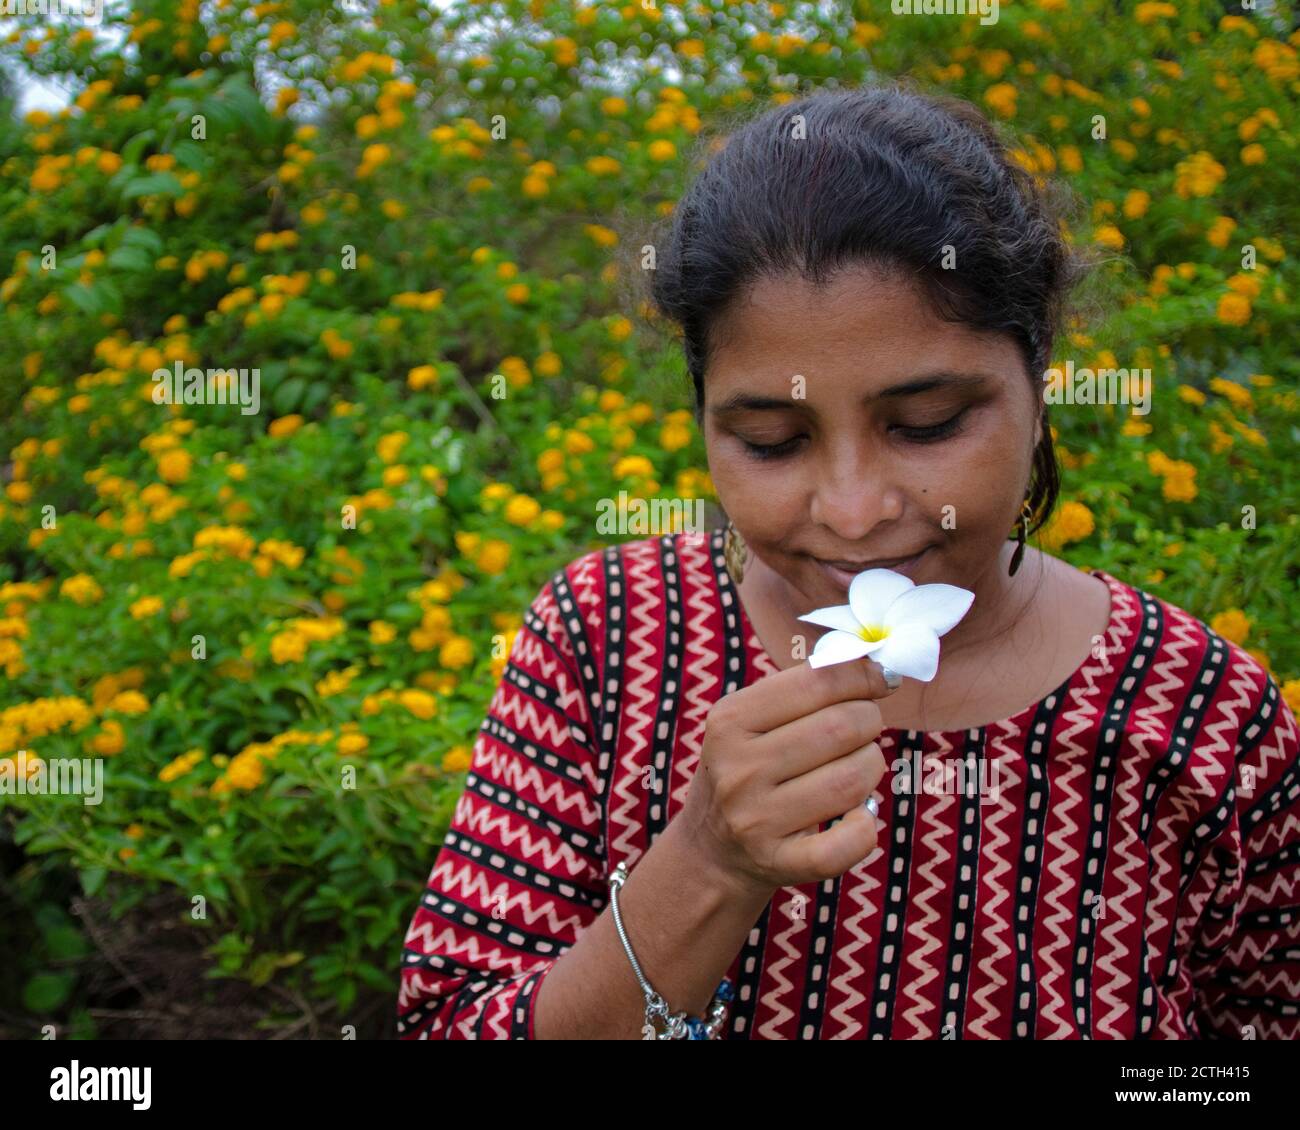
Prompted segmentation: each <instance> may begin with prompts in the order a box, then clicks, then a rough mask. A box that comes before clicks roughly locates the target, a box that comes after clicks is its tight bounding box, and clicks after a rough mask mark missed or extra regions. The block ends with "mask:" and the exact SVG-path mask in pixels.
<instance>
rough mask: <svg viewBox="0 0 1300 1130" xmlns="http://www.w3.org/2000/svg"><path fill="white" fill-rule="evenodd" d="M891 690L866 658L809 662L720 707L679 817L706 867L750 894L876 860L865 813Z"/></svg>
mask: <svg viewBox="0 0 1300 1130" xmlns="http://www.w3.org/2000/svg"><path fill="white" fill-rule="evenodd" d="M892 693H893V689H892V688H890V687H888V686H887V685H886V683H885V679H884V676H883V674H882V673H881V669H880V666H879V664H877V663H876V662H875V661H874V660H870V659H862V660H855V661H853V662H850V663H838V664H834V665H832V666H829V667H822V668H818V669H813V668H812V667H810V666H809V665H808V663H807V662H804V663H802V664H800V665H799V666H798V667H791V668H789V669H788V670H785V671H780V672H778V673H777V674H775V675H769V676H768V677H767V678H765V679H763V680H762V681H761V682H758V683H755V684H753V685H751V686H748V687H745V688H743V689H742V690H739V691H737V692H735V693H734V694H730V695H727V696H726V697H725V698H722V699H719V701H718V702H717V703H715V704H714V706H713V709H712V710H710V711H709V716H708V719H707V720H706V722H705V733H704V745H703V748H702V750H701V753H700V763H699V766H698V767H697V769H696V773H695V778H694V780H693V781H692V783H691V790H690V793H689V795H688V796H687V800H686V804H685V806H684V807H683V809H682V812H681V814H680V815H679V817H678V819H682V820H684V821H685V824H686V827H687V829H689V831H690V833H691V835H692V840H693V842H694V845H695V849H696V850H697V851H698V852H699V853H700V856H701V860H702V862H703V864H704V865H705V866H707V867H709V868H711V869H712V870H714V871H715V872H716V873H717V874H718V875H719V876H721V877H722V878H723V879H724V880H725V881H726V882H728V883H730V884H734V885H735V886H736V888H737V889H738V890H739V891H741V892H744V893H754V892H758V891H762V890H767V891H769V892H770V891H772V890H776V889H778V888H780V887H787V886H797V885H799V884H802V883H810V882H818V881H820V880H822V879H828V878H832V877H834V876H836V875H842V874H843V873H844V872H845V871H847V870H848V869H849V868H850V867H852V866H853V865H854V864H856V863H858V862H860V861H861V860H863V859H865V858H866V857H867V856H868V855H870V854H871V852H872V851H874V850H875V847H876V837H877V827H876V820H875V817H874V816H872V815H871V813H870V812H868V811H867V810H866V809H865V808H864V807H863V804H864V802H865V801H866V800H867V798H868V797H869V796H871V794H872V792H873V791H874V790H875V788H876V786H877V785H878V784H879V783H880V781H881V779H882V778H883V777H884V774H885V768H886V766H885V757H884V754H883V753H882V752H881V749H880V745H879V744H878V743H877V741H876V739H877V738H878V737H879V736H880V731H881V728H882V723H881V716H880V708H879V707H878V706H877V705H876V702H875V701H874V700H876V699H880V698H884V697H885V696H886V695H889V694H892ZM839 816H843V817H844V819H843V820H841V821H839V823H837V824H836V825H835V826H834V827H833V828H829V829H827V830H826V831H824V832H823V831H818V826H819V825H820V824H822V823H824V822H825V821H827V820H832V819H834V818H836V817H839Z"/></svg>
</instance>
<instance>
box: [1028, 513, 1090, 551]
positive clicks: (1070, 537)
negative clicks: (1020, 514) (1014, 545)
mask: <svg viewBox="0 0 1300 1130" xmlns="http://www.w3.org/2000/svg"><path fill="white" fill-rule="evenodd" d="M1094 529H1096V522H1095V521H1094V519H1093V516H1092V511H1091V510H1089V509H1088V508H1087V507H1086V506H1085V505H1084V504H1083V503H1082V502H1073V501H1071V502H1064V503H1062V504H1061V506H1060V507H1059V508H1058V509H1057V510H1056V512H1055V513H1054V514H1053V515H1052V517H1051V518H1050V519H1048V522H1047V525H1045V526H1044V527H1043V528H1042V529H1041V530H1040V531H1039V534H1038V539H1039V545H1040V546H1041V547H1042V548H1043V549H1046V550H1056V549H1060V548H1061V547H1062V546H1064V545H1067V544H1068V543H1069V542H1072V541H1082V540H1083V539H1084V538H1086V537H1088V536H1090V535H1091V534H1092V532H1093V530H1094Z"/></svg>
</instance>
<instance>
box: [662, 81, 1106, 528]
mask: <svg viewBox="0 0 1300 1130" xmlns="http://www.w3.org/2000/svg"><path fill="white" fill-rule="evenodd" d="M801 135H802V136H801ZM702 140H704V141H705V143H707V139H702ZM712 148H714V149H715V150H716V152H714V153H713V155H712V156H711V157H710V158H709V159H708V161H707V164H706V165H705V166H704V168H703V169H702V171H700V173H699V175H698V176H697V177H696V179H695V180H694V181H693V183H692V184H691V185H690V186H689V187H688V189H687V191H686V193H685V195H684V196H683V197H682V199H681V200H680V202H679V203H678V205H677V207H676V208H675V209H674V212H673V214H672V216H671V217H670V218H669V220H668V221H666V224H667V228H668V230H667V232H666V233H664V234H663V238H662V239H656V240H654V246H655V247H656V249H657V252H658V255H657V264H656V270H655V271H653V272H652V276H653V281H652V282H651V285H650V297H651V301H652V303H653V306H654V308H655V309H656V310H657V311H658V313H659V314H660V315H662V316H663V317H665V318H667V319H669V320H670V321H671V322H674V323H676V324H677V325H678V326H679V327H680V329H681V338H682V346H683V349H684V351H685V354H686V365H687V368H688V370H689V371H690V375H691V379H692V381H693V383H694V388H695V412H696V416H697V419H698V418H699V417H700V416H701V414H702V412H703V408H704V374H705V370H706V368H707V366H708V361H709V351H710V346H711V339H710V333H711V330H712V329H713V327H714V326H715V324H716V323H717V321H718V319H719V318H720V317H721V316H722V315H723V314H725V312H726V311H727V309H728V307H729V305H730V304H731V302H732V301H733V300H734V299H735V298H737V297H738V296H739V295H740V294H741V293H742V292H743V291H744V290H745V289H746V288H747V287H748V286H749V285H751V284H752V283H753V282H754V281H756V280H757V278H759V277H760V276H763V275H776V274H781V273H784V272H786V271H791V270H796V271H798V272H800V273H801V274H802V275H803V277H805V278H807V279H808V280H809V281H810V282H812V283H814V284H822V283H825V282H826V281H828V280H829V279H830V277H831V276H832V275H833V274H834V273H835V272H836V271H837V270H839V269H842V268H844V267H848V266H855V265H862V264H868V265H875V266H877V267H881V268H884V269H889V270H902V271H904V272H906V274H907V275H908V276H909V277H914V278H915V280H916V282H917V283H918V284H919V285H920V286H921V288H922V290H923V292H924V293H925V294H926V295H927V297H928V299H929V300H930V302H931V303H932V304H933V306H934V308H935V310H936V311H937V312H938V313H939V315H940V316H941V317H943V318H946V319H948V320H950V321H956V322H961V323H964V324H967V325H970V326H972V327H975V328H977V329H981V330H989V331H997V332H1002V333H1006V334H1009V335H1010V336H1011V337H1013V338H1014V339H1015V341H1016V342H1017V344H1018V345H1019V347H1020V351H1021V354H1022V356H1023V358H1024V361H1025V366H1026V372H1027V374H1028V375H1029V378H1030V380H1031V381H1034V383H1035V385H1037V383H1038V382H1037V380H1036V374H1040V373H1042V372H1043V371H1044V370H1045V369H1046V368H1047V366H1048V364H1049V360H1050V357H1051V353H1052V344H1053V340H1054V338H1055V335H1056V333H1057V330H1058V328H1059V325H1060V320H1061V317H1062V309H1063V303H1064V299H1065V296H1066V294H1067V293H1068V292H1069V290H1070V288H1071V287H1072V285H1073V284H1074V282H1075V281H1077V279H1078V278H1079V277H1080V276H1081V275H1082V273H1083V271H1084V270H1085V268H1086V266H1087V263H1086V261H1085V260H1084V259H1083V258H1082V257H1078V256H1076V255H1075V254H1074V253H1073V252H1072V250H1071V248H1070V246H1069V245H1068V244H1067V243H1066V241H1065V239H1064V238H1063V235H1062V232H1061V221H1060V218H1059V214H1058V211H1057V209H1056V206H1055V205H1054V203H1053V202H1052V201H1051V199H1050V198H1049V194H1048V192H1047V191H1046V190H1045V188H1042V187H1040V186H1039V184H1037V183H1036V182H1035V180H1034V178H1033V177H1032V176H1031V175H1030V174H1029V173H1028V172H1026V171H1025V170H1024V169H1022V168H1021V167H1020V166H1019V165H1017V164H1016V163H1015V162H1014V161H1013V160H1011V159H1010V158H1009V157H1008V155H1007V149H1006V146H1005V144H1004V143H1003V141H1002V140H1001V139H1000V138H999V136H998V134H997V132H996V131H995V129H994V128H993V126H992V125H990V123H989V122H988V120H987V119H986V118H985V117H984V116H983V115H982V114H981V113H980V112H979V111H978V110H977V109H975V107H973V106H971V105H970V104H969V103H966V102H961V101H959V100H957V99H953V98H948V97H945V96H928V95H923V94H920V93H917V92H915V91H912V90H909V89H907V88H905V87H903V86H901V85H893V86H871V87H863V88H859V89H855V90H849V91H838V90H836V91H823V92H819V93H815V94H811V95H809V96H807V97H804V98H800V99H798V100H795V101H791V102H787V103H784V104H783V105H780V106H777V107H775V108H772V109H769V110H767V111H766V112H763V113H762V114H761V115H760V116H758V117H755V118H753V119H752V120H750V121H748V122H747V123H745V124H744V125H742V126H741V127H740V128H739V129H736V130H735V131H734V132H732V133H731V134H730V135H729V136H726V137H725V139H724V140H723V141H722V143H721V145H720V146H719V143H718V142H717V141H714V142H713V143H712ZM661 230H662V229H661ZM945 260H948V261H949V262H950V264H951V265H950V266H949V267H948V268H947V269H945ZM1042 411H1043V437H1042V441H1041V442H1040V443H1039V445H1038V447H1037V448H1036V449H1035V451H1034V458H1033V475H1032V479H1031V485H1030V496H1029V497H1030V507H1031V510H1032V513H1033V519H1032V522H1031V529H1033V530H1037V529H1038V528H1039V527H1040V526H1041V525H1042V524H1043V523H1044V522H1045V521H1046V520H1047V517H1048V516H1049V515H1050V513H1051V511H1052V509H1053V507H1054V505H1055V503H1056V498H1057V495H1058V493H1059V490H1060V474H1059V469H1058V467H1057V462H1056V454H1055V451H1054V449H1053V446H1052V435H1051V428H1050V427H1049V425H1048V421H1047V410H1046V405H1044V406H1043V408H1042Z"/></svg>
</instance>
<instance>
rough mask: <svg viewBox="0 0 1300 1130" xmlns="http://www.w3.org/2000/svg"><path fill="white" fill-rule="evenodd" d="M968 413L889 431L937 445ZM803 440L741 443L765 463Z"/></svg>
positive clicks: (900, 426)
mask: <svg viewBox="0 0 1300 1130" xmlns="http://www.w3.org/2000/svg"><path fill="white" fill-rule="evenodd" d="M967 411H969V408H963V409H962V410H961V411H960V412H958V413H956V414H955V415H953V416H950V417H948V419H946V420H942V421H940V422H939V423H937V424H927V425H925V426H924V427H919V428H918V427H908V426H905V425H902V424H895V425H894V426H893V427H891V428H890V429H889V430H890V431H891V432H896V433H898V434H899V435H901V436H902V437H903V439H904V440H906V441H907V442H908V443H937V442H939V441H940V440H945V439H948V438H949V437H950V436H953V435H956V434H957V432H958V431H959V430H960V429H961V425H962V420H963V418H964V417H965V415H966V413H967ZM803 438H804V437H803V436H791V437H790V439H787V440H783V441H782V442H781V443H771V444H762V443H750V442H749V440H744V439H742V440H741V441H740V442H741V443H742V444H744V447H745V451H746V452H747V453H748V454H749V456H750V457H751V458H753V459H757V460H759V461H765V460H769V459H780V458H782V457H784V456H786V455H790V454H791V453H793V451H794V450H795V448H796V447H798V446H799V441H800V440H802V439H803Z"/></svg>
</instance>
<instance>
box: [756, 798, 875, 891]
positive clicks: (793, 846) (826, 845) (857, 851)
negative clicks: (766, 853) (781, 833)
mask: <svg viewBox="0 0 1300 1130" xmlns="http://www.w3.org/2000/svg"><path fill="white" fill-rule="evenodd" d="M878 842H879V828H878V826H877V824H876V818H875V817H874V816H872V815H871V813H870V812H868V811H867V810H866V809H865V808H864V807H863V806H862V805H861V804H858V805H855V806H854V807H853V808H852V809H851V810H850V811H849V812H846V813H845V814H844V819H843V820H837V821H836V822H835V823H834V824H833V825H832V826H831V827H829V828H828V829H826V831H824V832H815V833H813V834H811V835H799V836H792V837H790V838H789V839H785V840H782V841H781V843H780V844H778V845H777V849H776V852H775V854H774V857H773V864H774V866H775V867H776V868H778V869H779V870H781V871H782V872H784V873H786V874H799V875H807V876H810V878H809V879H808V880H807V881H809V882H820V881H821V880H822V879H830V878H834V877H835V876H837V875H843V874H844V872H846V871H847V870H849V868H850V867H855V866H857V864H859V863H861V862H862V861H863V860H864V859H866V858H867V857H868V856H869V855H871V853H872V852H874V851H875V850H876V847H877V846H878Z"/></svg>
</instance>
